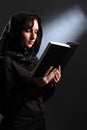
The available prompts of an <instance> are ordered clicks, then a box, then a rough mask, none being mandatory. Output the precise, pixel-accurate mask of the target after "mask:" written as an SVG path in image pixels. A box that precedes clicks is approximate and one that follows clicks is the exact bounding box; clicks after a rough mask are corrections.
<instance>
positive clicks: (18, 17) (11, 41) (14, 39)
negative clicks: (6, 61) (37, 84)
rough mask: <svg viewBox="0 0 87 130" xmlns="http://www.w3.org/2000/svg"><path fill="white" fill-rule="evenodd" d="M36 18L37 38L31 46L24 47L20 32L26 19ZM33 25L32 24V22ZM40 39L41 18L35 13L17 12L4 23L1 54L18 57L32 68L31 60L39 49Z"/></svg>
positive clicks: (32, 19) (0, 46)
mask: <svg viewBox="0 0 87 130" xmlns="http://www.w3.org/2000/svg"><path fill="white" fill-rule="evenodd" d="M35 19H36V20H37V22H38V25H39V31H38V33H37V39H36V41H35V43H34V45H33V47H32V48H30V49H29V48H24V47H23V46H22V45H21V41H20V34H21V32H22V30H23V27H24V25H25V22H26V20H31V21H32V23H33V21H34V20H35ZM32 26H33V24H32ZM41 40H42V27H41V19H40V18H39V17H38V16H37V15H36V14H30V13H28V12H19V13H16V14H15V15H13V16H12V17H11V18H10V20H9V21H8V23H7V24H6V26H5V28H4V30H3V32H2V35H1V38H0V52H1V54H2V53H3V54H6V55H7V54H8V55H10V56H14V57H15V58H16V59H19V61H21V62H23V63H24V62H26V63H27V62H29V63H31V68H33V67H32V66H33V61H34V60H35V58H34V57H35V56H36V54H37V53H38V51H39V48H40V45H41Z"/></svg>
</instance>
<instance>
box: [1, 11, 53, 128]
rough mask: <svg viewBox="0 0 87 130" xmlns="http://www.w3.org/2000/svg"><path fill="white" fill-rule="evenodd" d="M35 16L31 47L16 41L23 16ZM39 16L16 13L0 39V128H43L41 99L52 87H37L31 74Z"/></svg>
mask: <svg viewBox="0 0 87 130" xmlns="http://www.w3.org/2000/svg"><path fill="white" fill-rule="evenodd" d="M34 17H35V18H37V19H38V24H39V31H38V36H37V39H36V42H35V43H34V46H33V47H32V48H25V47H23V46H21V43H20V37H19V36H20V35H19V34H20V32H21V29H22V27H23V25H24V23H25V21H26V19H27V18H28V19H29V18H30V19H33V18H34ZM40 22H41V21H40V19H39V17H38V16H36V15H32V14H26V13H19V14H16V15H14V16H13V17H12V18H11V19H10V20H9V22H8V23H7V25H6V27H5V29H4V31H3V33H2V36H1V39H0V113H1V114H2V115H3V116H2V117H3V118H2V122H1V124H0V130H7V129H8V130H45V129H46V127H45V119H44V115H43V105H44V102H45V101H46V100H47V99H48V98H50V97H51V96H52V95H53V93H54V90H55V86H51V85H50V84H48V85H46V86H44V87H43V88H42V87H38V86H37V85H36V84H35V83H34V80H33V78H34V77H32V76H31V73H32V70H33V69H34V67H35V65H36V64H37V62H38V59H37V57H36V54H37V52H38V51H39V47H40V44H41V39H42V28H41V25H40V24H41V23H40Z"/></svg>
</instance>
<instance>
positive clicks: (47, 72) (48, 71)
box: [44, 66, 53, 76]
mask: <svg viewBox="0 0 87 130" xmlns="http://www.w3.org/2000/svg"><path fill="white" fill-rule="evenodd" d="M52 69H53V66H51V67H50V68H49V69H48V70H47V71H46V73H45V75H44V76H47V75H48V74H49V73H50V71H51V70H52Z"/></svg>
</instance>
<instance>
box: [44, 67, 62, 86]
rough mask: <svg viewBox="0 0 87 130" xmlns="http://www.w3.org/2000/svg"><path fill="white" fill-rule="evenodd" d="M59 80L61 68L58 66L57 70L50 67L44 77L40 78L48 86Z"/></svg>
mask: <svg viewBox="0 0 87 130" xmlns="http://www.w3.org/2000/svg"><path fill="white" fill-rule="evenodd" d="M60 78H61V67H60V66H58V68H53V66H51V67H50V68H49V69H48V70H47V71H46V73H45V75H44V76H43V77H42V79H43V81H44V83H45V84H48V83H49V82H54V83H57V82H58V81H59V80H60Z"/></svg>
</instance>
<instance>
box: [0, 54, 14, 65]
mask: <svg viewBox="0 0 87 130" xmlns="http://www.w3.org/2000/svg"><path fill="white" fill-rule="evenodd" d="M11 62H12V59H11V57H10V56H8V55H4V54H3V53H2V54H0V65H4V64H5V65H7V64H11Z"/></svg>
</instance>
